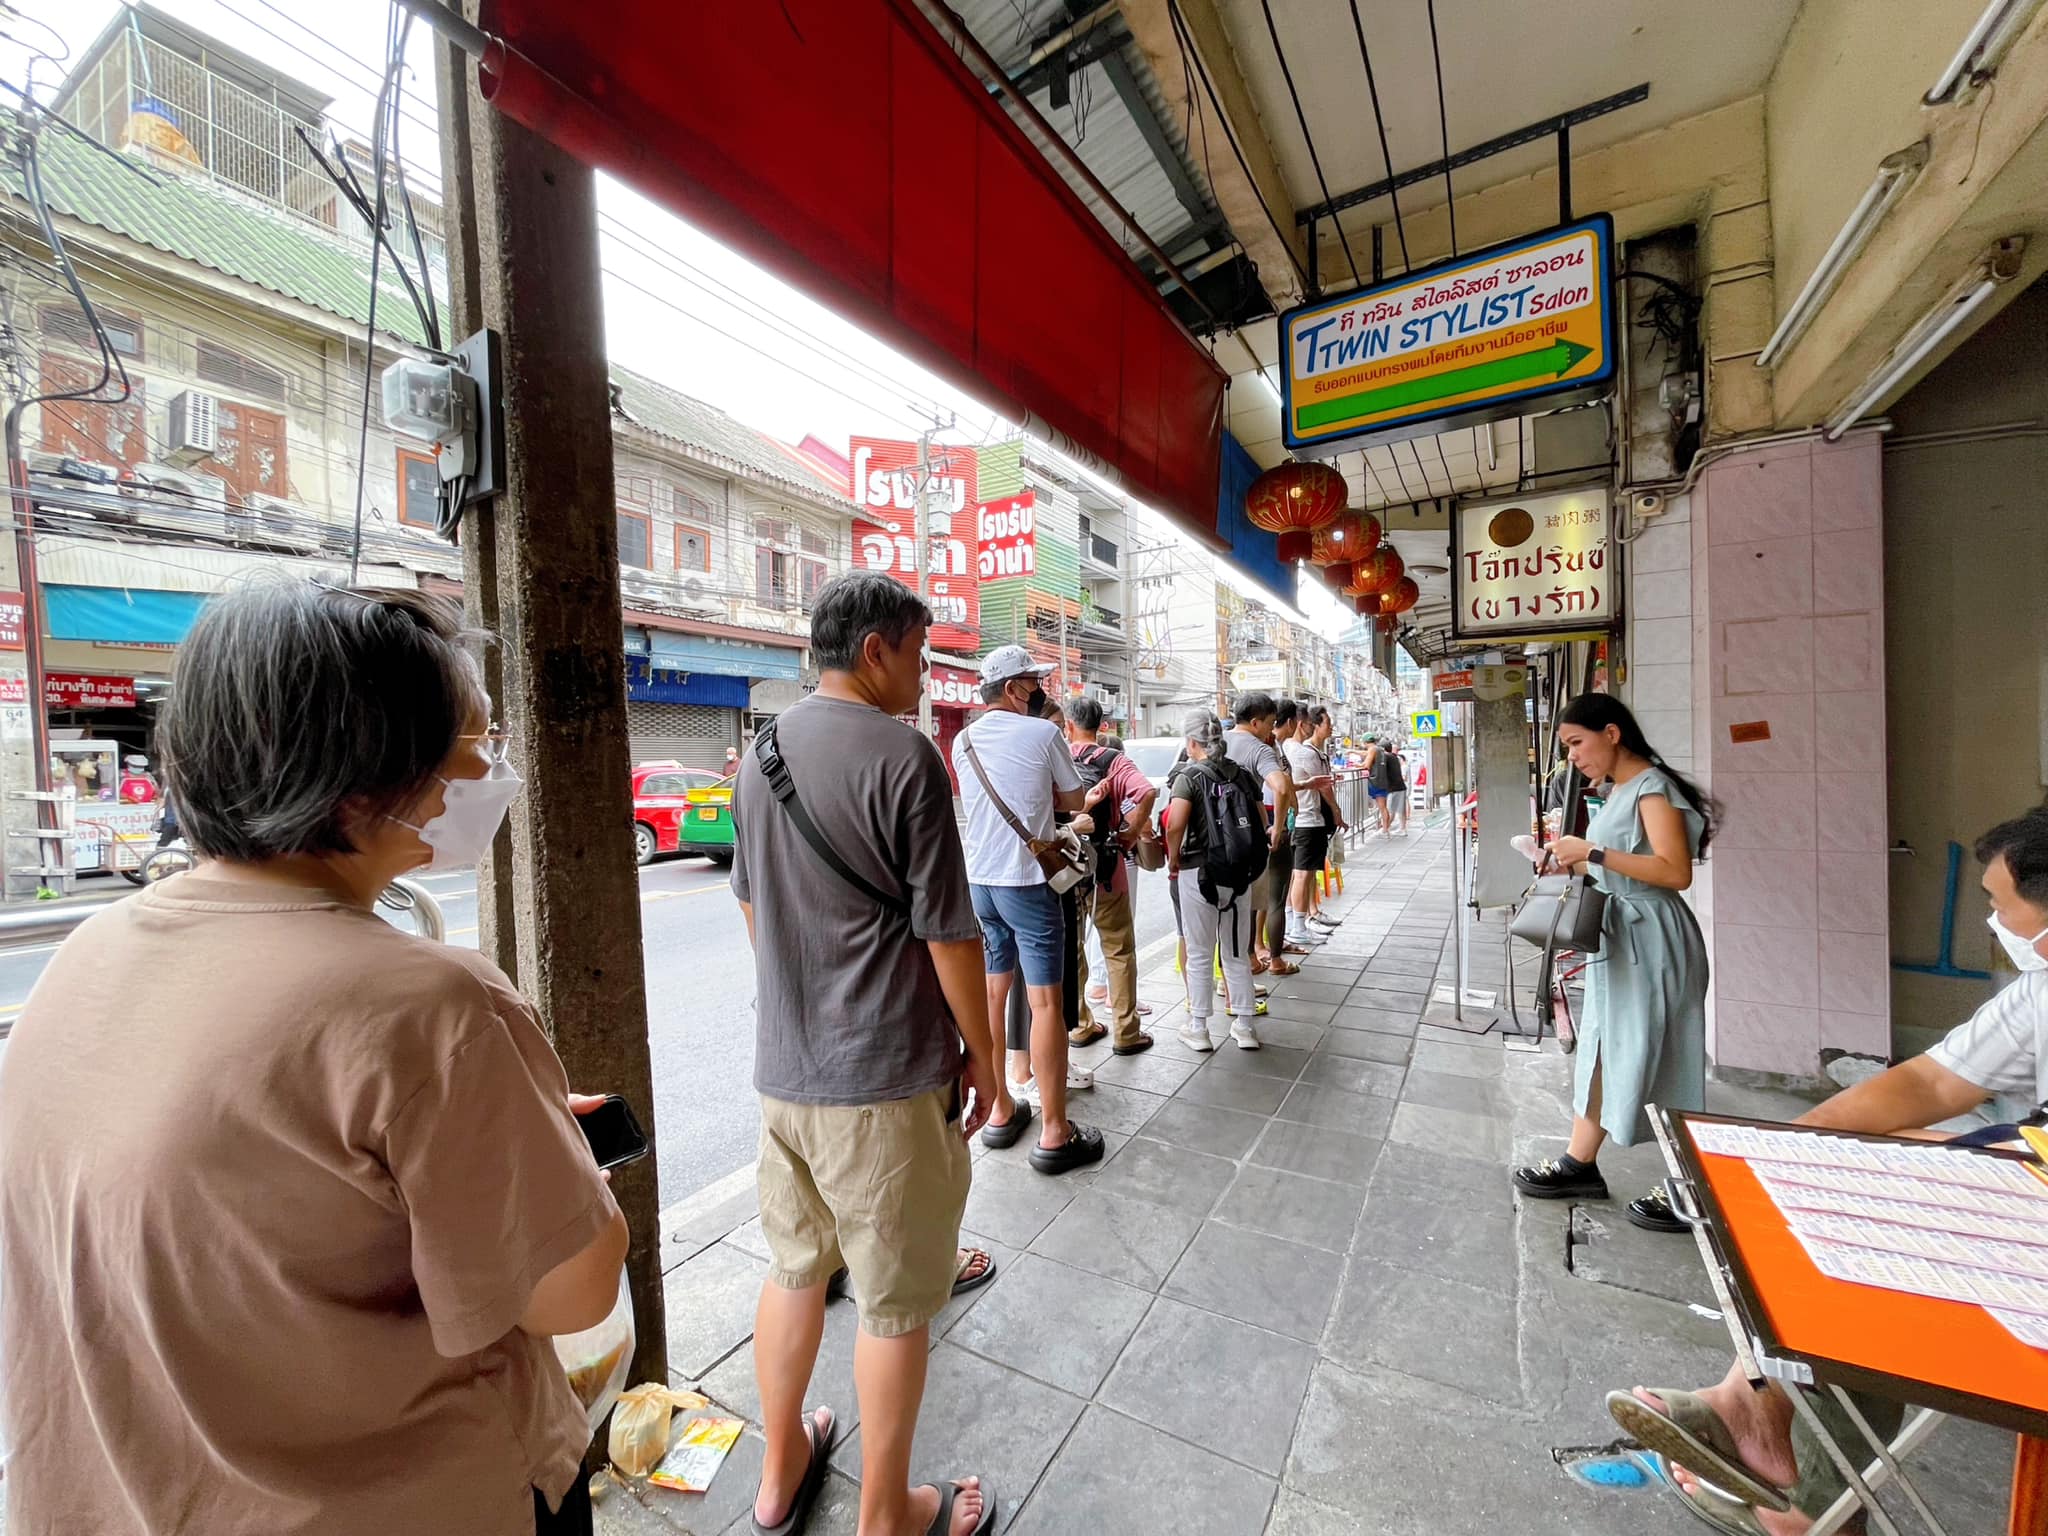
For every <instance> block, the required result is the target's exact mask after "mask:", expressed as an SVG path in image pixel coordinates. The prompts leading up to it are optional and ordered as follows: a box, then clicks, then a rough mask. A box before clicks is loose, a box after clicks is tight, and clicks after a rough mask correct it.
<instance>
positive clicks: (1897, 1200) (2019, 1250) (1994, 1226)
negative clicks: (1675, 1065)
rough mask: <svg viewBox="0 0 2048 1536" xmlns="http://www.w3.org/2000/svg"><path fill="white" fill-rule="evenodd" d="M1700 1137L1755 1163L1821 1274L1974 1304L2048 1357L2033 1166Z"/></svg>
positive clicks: (2045, 1272) (1875, 1147)
mask: <svg viewBox="0 0 2048 1536" xmlns="http://www.w3.org/2000/svg"><path fill="white" fill-rule="evenodd" d="M1691 1129H1692V1136H1693V1143H1694V1145H1695V1146H1696V1147H1698V1149H1699V1150H1700V1151H1702V1152H1707V1153H1713V1154H1716V1155H1719V1156H1723V1157H1739V1158H1742V1159H1743V1160H1744V1161H1746V1162H1747V1163H1748V1164H1749V1167H1750V1171H1751V1172H1752V1173H1754V1174H1755V1175H1756V1178H1757V1182H1758V1183H1759V1184H1761V1185H1762V1186H1763V1188H1764V1190H1765V1192H1766V1193H1768V1194H1769V1195H1770V1197H1771V1199H1772V1200H1773V1201H1774V1202H1775V1203H1776V1204H1777V1207H1778V1210H1779V1213H1780V1214H1781V1215H1782V1216H1783V1217H1784V1219H1785V1223H1786V1225H1787V1226H1788V1227H1789V1228H1790V1229H1791V1230H1792V1232H1793V1234H1794V1235H1795V1236H1796V1237H1797V1238H1798V1239H1799V1241H1800V1243H1801V1245H1802V1246H1803V1247H1804V1248H1805V1250H1806V1253H1807V1256H1808V1257H1809V1258H1811V1259H1812V1260H1813V1262H1814V1265H1815V1267H1817V1268H1818V1269H1819V1270H1820V1271H1821V1273H1823V1274H1825V1275H1828V1276H1831V1277H1832V1278H1834V1279H1837V1280H1846V1281H1852V1282H1854V1283H1857V1284H1861V1285H1875V1286H1882V1287H1884V1288H1886V1289H1888V1290H1894V1291H1907V1292H1911V1293H1913V1294H1915V1295H1920V1296H1932V1297H1936V1298H1939V1299H1941V1300H1944V1301H1958V1302H1965V1303H1974V1304H1975V1305H1978V1306H1981V1307H1983V1308H1984V1309H1985V1310H1986V1311H1988V1312H1990V1314H1991V1315H1992V1317H1993V1318H1995V1319H1996V1320H1997V1321H1998V1322H1999V1324H2000V1325H2001V1326H2003V1327H2004V1328H2005V1329H2007V1330H2008V1331H2009V1332H2010V1333H2012V1334H2013V1336H2014V1337H2016V1338H2018V1339H2019V1340H2021V1341H2022V1342H2023V1343H2026V1344H2028V1345H2030V1346H2032V1347H2033V1348H2036V1349H2048V1184H2044V1183H2043V1182H2042V1181H2041V1180H2040V1179H2038V1178H2037V1177H2035V1175H2034V1174H2032V1173H2030V1172H2029V1171H2028V1166H2027V1165H2026V1164H2024V1163H2021V1162H2016V1161H2014V1160H2012V1159H2009V1158H1993V1157H1979V1156H1973V1155H1970V1154H1967V1153H1960V1152H1957V1151H1954V1150H1949V1149H1945V1148H1943V1147H1941V1146H1939V1145H1938V1144H1924V1145H1921V1144H1899V1143H1889V1142H1887V1143H1879V1142H1868V1141H1857V1140H1854V1139H1851V1138H1849V1137H1843V1136H1829V1135H1824V1134H1820V1133H1817V1132H1812V1131H1796V1130H1776V1129H1771V1128H1768V1127H1763V1126H1748V1125H1723V1124H1711V1123H1704V1122H1702V1123H1697V1124H1695V1125H1693V1126H1692V1128H1691Z"/></svg>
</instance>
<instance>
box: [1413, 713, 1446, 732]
mask: <svg viewBox="0 0 2048 1536" xmlns="http://www.w3.org/2000/svg"><path fill="white" fill-rule="evenodd" d="M1443 733H1444V717H1443V715H1442V713H1441V712H1440V711H1438V710H1434V709H1423V710H1417V711H1416V712H1415V713H1413V714H1411V715H1410V716H1409V717H1408V734H1409V735H1410V736H1441V735H1443Z"/></svg>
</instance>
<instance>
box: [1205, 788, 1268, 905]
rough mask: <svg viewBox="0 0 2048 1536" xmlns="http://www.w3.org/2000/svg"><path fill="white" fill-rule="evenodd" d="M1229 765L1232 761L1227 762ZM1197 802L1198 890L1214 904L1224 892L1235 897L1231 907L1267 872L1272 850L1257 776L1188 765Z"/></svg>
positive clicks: (1232, 897) (1231, 900) (1230, 903)
mask: <svg viewBox="0 0 2048 1536" xmlns="http://www.w3.org/2000/svg"><path fill="white" fill-rule="evenodd" d="M1226 761H1227V760H1226ZM1187 772H1188V773H1189V774H1190V775H1191V776H1192V777H1193V780H1194V788H1195V804H1196V805H1197V806H1198V807H1199V808H1200V812H1201V817H1202V837H1203V845H1202V866H1201V878H1200V883H1199V886H1198V889H1199V890H1200V891H1201V893H1202V899H1203V900H1204V901H1207V902H1211V903H1213V902H1215V900H1216V898H1217V896H1218V894H1219V893H1220V892H1223V891H1229V892H1231V893H1232V895H1231V899H1230V901H1229V902H1227V903H1225V904H1224V905H1225V907H1226V909H1227V908H1228V907H1229V906H1232V905H1234V904H1235V903H1236V900H1237V896H1238V894H1240V893H1242V892H1244V891H1247V890H1250V889H1251V884H1252V882H1253V881H1254V880H1256V879H1258V878H1259V876H1260V875H1262V874H1264V873H1265V872H1266V860H1267V856H1268V854H1269V852H1270V849H1269V848H1268V845H1267V841H1266V824H1265V822H1264V820H1263V819H1262V818H1261V817H1260V815H1259V794H1258V790H1257V788H1256V787H1255V786H1254V784H1253V780H1252V776H1251V775H1250V774H1249V773H1246V772H1245V771H1244V770H1243V769H1239V770H1238V771H1237V772H1236V773H1226V772H1224V771H1223V770H1221V769H1219V768H1218V767H1217V766H1216V765H1215V764H1214V763H1213V762H1199V763H1189V764H1188V766H1187Z"/></svg>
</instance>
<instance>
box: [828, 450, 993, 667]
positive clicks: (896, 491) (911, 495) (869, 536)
mask: <svg viewBox="0 0 2048 1536" xmlns="http://www.w3.org/2000/svg"><path fill="white" fill-rule="evenodd" d="M851 448H852V453H851V461H852V474H851V482H852V483H851V484H850V485H849V486H848V488H847V489H848V494H850V495H851V496H852V497H853V499H854V501H855V502H856V503H857V504H858V505H859V506H860V508H861V511H860V512H859V513H857V514H856V515H855V517H854V521H853V555H854V563H855V564H856V565H858V566H859V567H860V568H861V569H862V570H868V571H884V572H886V573H887V574H889V575H891V576H894V577H895V578H896V579H897V580H898V581H901V582H903V583H904V584H905V585H906V586H913V587H914V586H916V585H917V493H918V477H919V469H918V447H917V444H916V443H911V442H898V441H892V440H887V439H883V438H872V437H856V438H854V439H853V441H852V444H851ZM929 463H930V465H931V482H930V484H929V485H927V486H926V487H925V488H924V490H925V498H926V506H927V507H928V508H929V510H930V515H931V530H930V533H931V544H930V549H929V551H928V553H929V562H928V566H927V576H926V580H925V601H926V602H927V603H928V604H929V605H930V607H931V610H932V616H933V618H934V619H935V620H936V621H937V622H935V623H934V624H933V626H932V632H931V643H932V644H933V645H935V646H937V647H938V648H939V649H940V650H947V651H975V650H979V649H980V648H981V601H980V582H979V581H978V580H977V578H976V572H975V530H974V513H973V509H974V506H975V501H976V490H977V487H978V483H979V480H980V465H979V463H978V461H977V460H976V458H975V455H974V450H973V449H972V448H963V447H958V446H953V445H944V444H937V443H935V444H933V445H932V447H931V449H930V457H929Z"/></svg>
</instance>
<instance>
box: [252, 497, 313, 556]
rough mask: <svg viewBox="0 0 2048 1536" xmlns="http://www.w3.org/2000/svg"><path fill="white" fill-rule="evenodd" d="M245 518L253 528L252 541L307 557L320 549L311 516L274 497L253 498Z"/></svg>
mask: <svg viewBox="0 0 2048 1536" xmlns="http://www.w3.org/2000/svg"><path fill="white" fill-rule="evenodd" d="M244 516H245V517H246V518H247V519H248V520H249V522H250V523H251V525H252V532H253V535H254V537H253V539H252V540H251V542H254V543H257V544H263V545H267V546H269V547H271V548H274V549H296V550H299V551H301V552H304V553H308V554H310V553H311V552H312V551H314V550H316V549H318V548H319V547H320V538H319V534H318V532H317V531H316V530H315V529H314V528H313V527H312V526H311V524H312V514H311V513H310V512H303V511H301V510H300V509H299V508H297V507H295V506H293V505H292V504H291V503H290V502H288V501H282V500H280V499H279V498H277V497H275V496H261V495H255V496H251V497H249V499H248V501H247V503H246V504H245V507H244Z"/></svg>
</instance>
